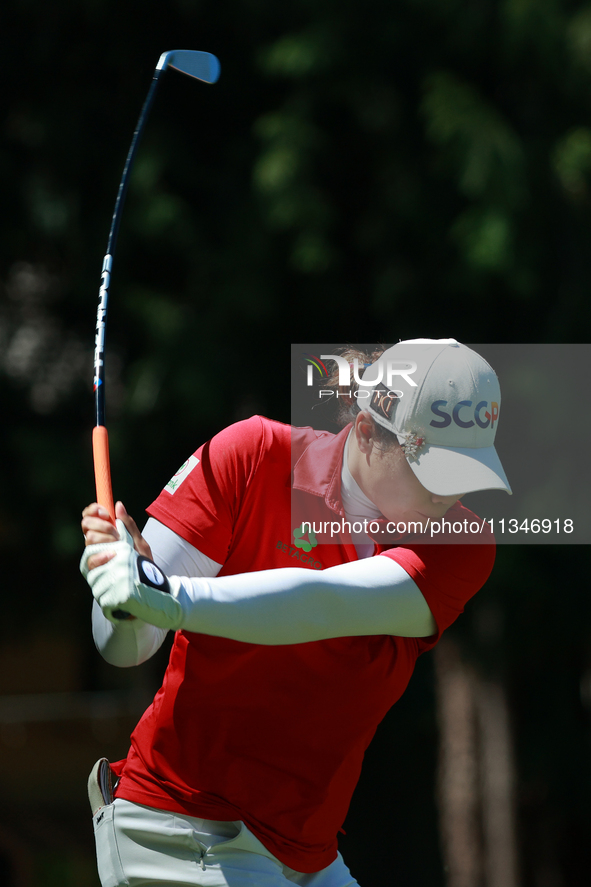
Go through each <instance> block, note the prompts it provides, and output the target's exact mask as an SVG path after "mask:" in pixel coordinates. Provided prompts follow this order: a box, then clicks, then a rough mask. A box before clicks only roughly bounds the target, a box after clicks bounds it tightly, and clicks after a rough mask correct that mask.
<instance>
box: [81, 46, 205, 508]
mask: <svg viewBox="0 0 591 887" xmlns="http://www.w3.org/2000/svg"><path fill="white" fill-rule="evenodd" d="M167 68H174V70H176V71H180V72H181V73H183V74H187V75H188V76H189V77H194V78H195V79H197V80H202V81H203V82H205V83H215V82H216V80H217V79H218V77H219V74H220V63H219V61H218V59H217V58H216V56H215V55H212V54H211V53H209V52H196V51H193V50H186V49H174V50H171V51H170V52H164V53H162V55H161V56H160V59H159V60H158V64H157V65H156V69H155V71H154V76H153V79H152V83H151V85H150V89H149V90H148V94H147V96H146V100H145V102H144V106H143V108H142V111H141V113H140V116H139V119H138V122H137V125H136V128H135V132H134V134H133V138H132V140H131V145H130V147H129V152H128V154H127V160H126V161H125V166H124V167H123V175H122V176H121V182H120V184H119V190H118V192H117V199H116V200H115V207H114V210H113V219H112V222H111V230H110V232H109V239H108V242H107V251H106V253H105V257H104V259H103V265H102V272H101V286H100V289H99V299H98V308H97V316H96V335H95V349H94V380H93V389H94V397H95V427H94V430H93V435H92V450H93V460H94V473H95V483H96V495H97V502H98V503H99V505H102V506H103V507H104V508H106V509H107V511H108V512H109V515H110V517H111V520H112V521H113V523H114V522H115V506H114V502H113V491H112V485H111V471H110V465H109V442H108V435H107V429H106V427H105V359H104V350H105V329H106V324H107V309H108V300H109V286H110V283H111V273H112V269H113V257H114V255H115V246H116V242H117V235H118V233H119V224H120V222H121V211H122V209H123V203H124V200H125V194H126V192H127V185H128V183H129V177H130V173H131V169H132V166H133V161H134V158H135V155H136V151H137V147H138V144H139V140H140V137H141V134H142V131H143V128H144V125H145V123H146V119H147V116H148V113H149V111H150V107H151V105H152V102H153V101H154V95H155V93H156V88H157V86H158V82H159V80H160V77H161V76H162V74H163V72H164V71H165V70H166V69H167Z"/></svg>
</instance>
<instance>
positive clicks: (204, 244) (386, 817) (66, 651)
mask: <svg viewBox="0 0 591 887" xmlns="http://www.w3.org/2000/svg"><path fill="white" fill-rule="evenodd" d="M0 15H1V16H2V21H1V28H0V36H1V39H2V74H1V78H2V90H1V102H2V130H1V134H2V142H1V146H0V180H1V184H2V208H3V212H2V216H1V218H0V226H1V236H0V283H1V287H2V289H1V293H0V298H1V302H0V407H1V416H2V419H1V426H0V456H1V462H0V465H1V469H0V563H1V575H2V578H1V580H0V584H1V588H2V600H3V606H2V611H1V619H0V643H1V646H0V693H1V694H3V696H2V699H1V700H0V702H1V703H2V705H3V706H4V708H2V707H1V706H0V714H1V713H2V712H4V714H3V715H2V717H0V721H2V723H1V724H0V751H1V752H2V760H1V763H0V793H1V795H2V797H3V803H2V804H1V805H0V880H1V881H2V883H5V884H7V885H13V884H14V885H16V884H27V885H29V884H30V885H35V887H37V885H43V887H45V885H54V884H55V885H58V884H59V885H60V887H69V885H77V887H78V885H81V887H86V885H93V884H96V883H97V882H96V875H95V873H94V862H93V858H92V854H93V849H92V842H91V838H90V823H89V821H88V820H87V818H86V816H87V811H86V800H85V786H84V779H85V773H86V771H87V770H88V769H89V767H90V765H91V764H92V763H93V761H94V759H95V758H96V757H98V756H99V755H100V754H102V753H106V754H108V755H111V757H113V758H116V757H120V756H122V755H123V754H124V753H125V751H126V748H127V737H128V734H129V730H130V729H131V727H132V726H133V723H134V720H135V717H136V714H137V712H138V711H141V709H142V705H143V704H144V702H145V700H146V699H149V697H150V693H151V692H153V690H154V689H155V687H156V686H157V683H158V676H159V674H160V673H161V670H162V667H163V662H164V659H163V657H160V659H159V660H158V661H156V662H153V663H150V664H148V665H146V666H144V667H143V668H142V669H138V670H132V671H131V672H125V671H123V672H120V671H117V670H115V669H112V668H109V667H108V666H105V665H104V664H102V663H101V662H100V661H98V656H97V654H96V653H95V651H94V648H93V646H92V641H91V639H90V633H89V628H88V614H89V609H90V604H89V593H88V589H87V588H86V587H85V585H84V583H83V582H82V580H81V578H80V577H79V575H78V574H77V561H78V557H79V555H80V548H81V536H80V532H79V527H78V521H79V513H80V511H81V509H82V507H83V506H84V504H86V503H87V502H88V501H90V500H91V499H92V498H93V495H94V491H93V479H92V472H91V453H90V431H91V427H92V416H93V409H92V394H91V379H92V368H91V361H92V347H93V334H94V318H95V309H96V300H97V294H98V284H99V276H100V265H101V260H102V255H103V253H104V249H105V245H106V238H107V233H108V228H109V223H110V216H111V212H112V206H113V201H114V198H115V193H116V189H117V184H118V181H119V177H120V174H121V169H122V165H123V161H124V159H125V155H126V152H127V148H128V145H129V141H130V138H131V134H132V131H133V126H134V124H135V121H136V119H137V116H138V113H139V109H140V107H141V104H142V101H143V99H144V96H145V93H146V90H147V88H148V85H149V81H150V78H151V75H152V71H153V69H154V66H155V64H156V62H157V60H158V57H159V55H160V53H161V52H162V51H164V50H167V49H171V48H187V49H206V50H209V51H211V52H214V53H216V54H217V55H218V56H219V58H220V60H221V64H222V76H221V79H220V81H219V83H218V84H217V85H215V86H202V85H199V84H196V83H194V82H193V81H190V80H189V79H188V78H183V77H182V76H181V75H179V74H176V73H174V72H170V73H169V74H167V75H166V76H165V78H164V80H163V82H162V84H161V87H160V92H159V94H158V96H157V99H156V103H155V106H154V108H153V111H152V114H151V117H150V120H149V123H148V127H147V130H146V133H145V137H144V140H143V142H142V146H141V149H140V154H139V156H138V160H137V164H136V167H135V170H134V177H133V181H132V183H131V187H130V192H129V196H128V203H127V206H126V210H125V213H124V216H123V223H122V229H121V235H120V241H119V247H118V254H117V256H116V259H115V265H114V270H113V278H112V288H111V311H110V317H109V328H108V332H107V348H108V374H109V376H108V402H107V410H108V412H107V422H108V426H109V430H110V435H111V446H112V471H113V479H114V486H115V494H116V496H117V497H118V498H121V499H123V500H124V502H125V503H126V504H127V507H128V509H129V511H130V512H132V513H134V514H136V515H137V516H138V518H140V517H141V513H142V509H143V508H144V507H145V506H146V505H147V504H148V503H149V502H150V501H151V500H152V499H153V498H154V497H155V496H156V495H157V494H158V492H159V490H160V489H161V487H162V486H163V485H164V483H165V482H166V481H167V479H168V478H169V477H170V476H171V475H172V474H173V473H174V471H175V470H176V469H177V468H178V466H179V465H180V464H181V463H182V462H183V461H184V460H185V458H186V457H187V456H188V455H189V453H191V452H192V451H193V450H194V449H195V448H196V446H197V445H198V444H199V443H200V442H202V441H203V440H204V439H206V438H207V437H209V436H210V435H211V434H212V433H215V431H216V430H218V429H219V428H221V427H223V426H224V425H226V424H228V423H230V422H232V421H235V420H237V419H239V418H242V417H245V416H248V415H251V414H252V413H254V412H262V413H264V414H266V415H268V416H271V417H273V418H276V419H280V420H284V421H289V416H290V403H289V397H288V396H287V392H288V391H289V344H290V343H291V342H300V341H301V342H311V341H318V342H321V341H342V342H347V341H353V342H355V341H384V342H394V341H397V340H398V339H399V338H410V337H415V336H428V337H450V336H453V337H455V338H457V339H459V340H460V341H465V342H496V343H502V342H528V343H533V342H539V343H546V342H560V343H568V342H585V341H586V340H587V339H588V332H587V330H588V326H589V320H590V314H591V311H590V303H589V277H590V272H591V267H590V266H591V250H590V249H589V246H588V244H589V235H590V233H591V230H590V229H591V213H590V208H591V199H590V183H591V178H590V177H591V4H586V3H578V2H566V0H535V2H534V0H504V2H493V0H488V2H486V0H469V2H467V0H400V2H398V3H392V2H385V0H373V2H372V0H370V2H360V0H357V2H351V0H339V2H335V0H313V2H312V0H297V2H294V0H284V2H282V3H277V2H271V0H218V2H216V3H213V2H205V0H204V2H197V0H194V2H190V0H176V2H168V3H162V2H160V3H153V2H150V0H144V2H141V3H140V2H137V0H125V2H113V0H111V2H109V0H77V2H67V0H56V2H53V3H46V2H45V3H43V2H41V0H20V2H18V3H17V2H16V0H8V2H5V3H4V5H3V8H2V12H1V13H0ZM558 396H559V391H558V390H557V391H553V390H549V391H548V392H547V409H548V413H547V426H546V432H545V433H546V434H547V437H548V439H549V440H553V441H554V443H555V447H554V448H552V451H551V453H550V454H549V458H552V459H559V460H567V459H568V455H569V451H570V450H571V449H572V448H576V447H577V446H578V445H579V436H578V434H577V429H578V423H579V417H578V416H577V415H576V414H574V415H572V417H571V422H570V424H569V426H568V427H567V428H563V427H560V428H557V427H555V425H554V423H553V421H552V403H553V398H556V397H558ZM580 408H581V410H583V409H584V405H583V404H581V405H580ZM588 584H589V583H588V549H587V548H586V547H571V548H569V549H568V550H566V549H561V548H559V547H554V548H553V549H552V550H550V549H544V548H541V547H539V546H537V547H535V548H531V549H528V548H526V547H520V548H519V549H511V550H508V549H507V548H505V549H504V550H501V551H500V552H499V556H498V560H497V565H496V568H495V572H494V574H493V577H492V579H491V580H490V582H489V583H488V585H487V586H486V589H485V590H484V591H483V592H482V593H481V594H480V595H479V596H478V598H477V599H476V600H475V601H474V602H473V604H472V605H471V606H470V608H469V610H468V612H467V613H466V614H465V616H464V617H462V619H461V620H460V621H459V623H458V624H457V626H455V627H454V629H453V633H454V636H455V638H456V640H457V642H458V643H459V644H460V647H461V650H462V655H463V657H464V658H465V659H466V661H467V662H468V663H470V664H472V665H473V666H474V668H475V669H477V671H478V673H479V674H481V675H483V676H485V677H486V676H489V677H491V678H493V679H494V680H496V681H500V682H502V684H503V686H504V688H505V691H506V693H507V695H508V698H509V701H510V706H511V715H512V724H513V732H514V737H515V754H516V756H517V770H518V785H517V810H518V827H519V834H518V838H519V848H520V863H521V869H522V884H523V885H527V887H529V885H532V887H534V885H542V887H563V885H569V887H570V885H583V884H587V883H588V871H589V865H590V864H591V852H590V849H589V848H590V844H589V841H588V835H589V829H590V826H591V803H590V794H589V788H590V777H591V774H590V768H589V753H590V739H591V736H590V720H589V719H590V712H589V693H588V692H583V693H582V692H581V687H583V688H586V687H587V686H588V683H589V680H590V678H589V674H590V668H591V661H590V660H591V643H590V642H591V637H590V627H589V615H590V614H589V610H590V607H589V603H588ZM491 611H494V612H495V613H496V614H497V617H498V618H496V617H495V620H493V621H494V625H495V626H496V629H495V631H492V632H491V631H488V630H487V631H481V626H482V625H483V624H485V623H486V619H484V618H482V613H483V612H491ZM479 632H480V634H479ZM66 692H67V693H70V694H74V695H73V696H69V697H67V699H66V698H65V697H63V696H60V697H59V700H61V701H62V702H63V703H64V705H65V708H64V712H65V714H64V715H63V716H62V717H61V719H60V717H59V716H58V709H59V705H58V701H59V700H58V697H43V699H45V700H46V702H45V703H43V699H41V697H39V696H38V694H51V693H66ZM98 692H101V693H109V694H111V695H110V696H108V697H105V696H100V697H99V696H92V697H91V696H89V695H86V694H90V693H98ZM433 693H434V689H433V676H432V664H431V661H430V659H429V658H428V657H427V658H425V660H424V661H420V663H419V667H418V670H417V674H416V676H415V680H414V682H413V683H412V684H411V688H410V689H409V691H408V693H407V695H406V697H405V698H404V699H403V700H402V701H401V703H400V704H399V705H398V706H397V708H396V710H395V711H394V712H392V716H391V717H390V718H388V719H387V722H386V723H385V724H384V726H383V729H382V730H381V731H380V732H379V733H378V736H377V738H376V740H375V744H374V747H373V748H372V750H371V752H370V754H369V755H368V759H367V765H366V769H365V773H364V776H363V779H362V783H361V786H360V788H359V792H358V795H357V796H356V799H355V801H354V804H353V807H352V810H351V813H350V816H349V819H348V821H347V823H346V825H345V828H346V830H347V836H346V838H344V839H343V842H342V847H343V850H344V852H345V854H346V857H347V860H348V861H349V863H350V865H351V867H352V869H353V872H354V873H355V874H356V875H357V876H358V877H359V878H360V880H361V883H362V884H363V887H370V885H381V884H384V885H385V884H390V883H397V884H398V883H400V884H404V885H405V887H415V885H420V887H422V885H426V884H429V885H430V887H439V885H443V884H444V883H445V876H444V872H443V869H442V862H441V857H440V852H439V846H438V836H437V822H436V811H435V806H434V801H433V787H434V767H435V760H436V754H437V751H436V749H437V745H436V743H437V731H436V723H435V715H434V706H433ZM30 694H33V695H32V696H31V699H33V697H35V699H37V702H35V703H34V705H33V711H34V712H37V714H35V713H33V714H32V715H31V716H30V717H29V719H28V720H27V718H26V717H25V715H24V714H22V712H21V714H20V715H13V716H12V720H11V716H10V709H9V708H6V705H8V704H9V702H10V700H9V701H8V703H7V701H6V698H5V697H7V696H11V695H12V696H17V697H19V699H18V700H17V701H18V704H19V705H24V704H25V703H23V701H22V699H21V698H20V697H22V696H29V695H30ZM48 698H49V699H50V700H51V699H54V698H55V701H56V702H55V704H56V709H55V712H54V715H55V716H54V717H53V719H52V716H51V713H50V714H49V715H47V719H46V720H44V721H42V720H40V715H39V711H40V707H42V705H43V704H47V699H48ZM91 699H102V700H103V701H104V702H105V704H106V703H107V702H108V700H111V702H112V704H113V705H114V706H115V709H113V711H114V712H115V714H113V715H112V716H111V717H110V718H109V717H102V718H100V717H98V716H96V717H94V718H93V717H92V716H91V714H89V711H90V710H91V707H92V706H91V701H90V700H91ZM67 700H69V702H68V701H67ZM76 700H77V702H76ZM50 704H51V702H50ZM60 704H61V703H60ZM76 704H79V705H81V706H82V709H83V711H82V709H81V713H80V714H79V716H78V717H75V716H74V714H73V711H74V708H72V707H70V708H68V705H70V706H74V707H75V705H76ZM35 706H37V708H35ZM84 706H87V708H84ZM88 706H90V708H88ZM19 711H20V709H19ZM68 712H69V714H68ZM95 714H96V712H95ZM376 819H377V820H378V821H379V822H380V823H381V825H378V826H376ZM376 828H377V830H378V832H380V834H382V832H383V834H382V837H383V838H384V841H383V844H382V845H381V847H380V848H378V849H377V850H376V851H375V852H373V850H372V851H371V852H370V851H369V850H368V847H369V846H371V845H370V842H372V845H373V841H372V836H373V835H374V834H375V830H376ZM19 878H20V880H19Z"/></svg>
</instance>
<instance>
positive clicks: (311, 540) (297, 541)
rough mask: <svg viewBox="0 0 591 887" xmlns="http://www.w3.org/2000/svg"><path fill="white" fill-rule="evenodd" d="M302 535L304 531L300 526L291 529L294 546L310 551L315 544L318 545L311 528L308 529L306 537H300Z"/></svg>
mask: <svg viewBox="0 0 591 887" xmlns="http://www.w3.org/2000/svg"><path fill="white" fill-rule="evenodd" d="M303 535H304V531H303V529H302V527H296V528H295V530H294V531H293V539H294V545H295V547H296V548H303V549H304V551H312V549H313V548H316V546H317V545H318V542H317V541H316V536H315V535H314V533H313V532H312V530H309V532H308V538H307V539H303V538H302V537H303Z"/></svg>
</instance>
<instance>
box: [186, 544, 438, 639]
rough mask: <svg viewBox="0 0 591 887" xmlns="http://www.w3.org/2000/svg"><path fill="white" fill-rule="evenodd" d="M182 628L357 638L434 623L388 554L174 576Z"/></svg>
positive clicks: (427, 628)
mask: <svg viewBox="0 0 591 887" xmlns="http://www.w3.org/2000/svg"><path fill="white" fill-rule="evenodd" d="M177 599H178V601H179V603H180V604H181V606H182V607H183V610H184V612H185V618H184V620H183V624H182V627H183V628H184V629H185V630H187V631H195V632H201V633H202V634H210V635H217V636H220V637H226V638H233V639H234V640H237V641H245V642H247V643H253V644H301V643H306V642H307V641H316V640H321V639H323V638H334V637H354V636H357V635H382V634H387V635H397V636H399V637H428V636H429V635H432V634H434V633H435V631H436V624H435V620H434V619H433V616H432V614H431V611H430V609H429V607H428V605H427V602H426V600H425V598H424V597H423V595H422V594H421V592H420V590H419V588H418V587H417V585H416V584H415V583H414V581H413V580H412V579H411V578H410V576H409V575H408V573H406V572H405V571H404V570H403V569H402V567H401V566H400V565H399V564H397V563H396V562H395V561H393V560H392V559H391V558H389V557H382V556H380V555H378V556H376V557H370V558H366V559H364V560H360V561H353V562H351V563H348V564H340V565H339V566H336V567H329V568H328V569H326V570H321V571H315V570H306V569H304V568H297V567H286V568H281V569H276V570H264V571H261V572H256V573H241V574H239V575H236V576H222V577H218V578H217V579H181V586H180V589H179V591H178V592H177Z"/></svg>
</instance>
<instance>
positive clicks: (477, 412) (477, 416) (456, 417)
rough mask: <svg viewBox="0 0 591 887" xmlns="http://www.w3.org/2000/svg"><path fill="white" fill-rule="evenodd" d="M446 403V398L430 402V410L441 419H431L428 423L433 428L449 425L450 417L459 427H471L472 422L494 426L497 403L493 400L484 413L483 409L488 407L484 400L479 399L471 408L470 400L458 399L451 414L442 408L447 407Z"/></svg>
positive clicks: (484, 426) (486, 426)
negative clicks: (437, 420)
mask: <svg viewBox="0 0 591 887" xmlns="http://www.w3.org/2000/svg"><path fill="white" fill-rule="evenodd" d="M447 404H448V401H447V400H434V401H433V403H432V404H431V412H432V413H434V414H435V415H436V416H438V417H439V419H440V420H441V421H439V422H436V421H435V420H434V419H432V420H431V422H430V423H429V424H430V425H431V426H432V427H433V428H447V426H448V425H451V422H452V418H453V421H454V422H455V424H456V425H459V427H460V428H472V427H473V426H474V424H476V425H479V426H480V428H488V426H489V425H490V427H491V428H494V427H495V422H496V421H497V419H498V418H499V405H498V403H497V402H496V401H494V400H493V401H492V402H491V405H490V411H489V410H488V409H486V411H485V412H484V414H483V410H485V408H487V407H488V401H486V400H481V401H480V402H479V403H477V404H476V406H475V407H474V409H471V407H472V401H471V400H460V401H459V403H457V404H456V405H455V406H454V408H453V409H452V411H451V415H450V414H449V413H448V412H445V411H444V409H443V407H447ZM460 413H462V415H460ZM471 417H473V418H471Z"/></svg>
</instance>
